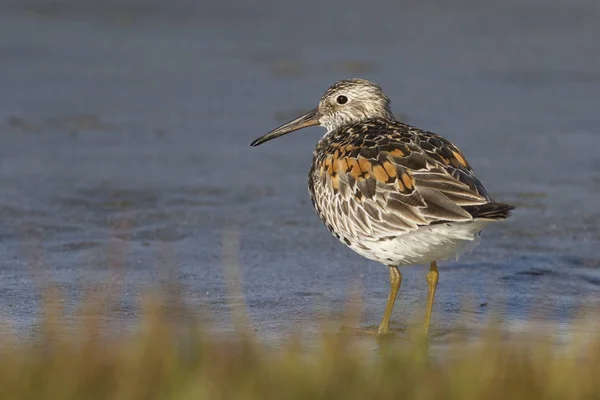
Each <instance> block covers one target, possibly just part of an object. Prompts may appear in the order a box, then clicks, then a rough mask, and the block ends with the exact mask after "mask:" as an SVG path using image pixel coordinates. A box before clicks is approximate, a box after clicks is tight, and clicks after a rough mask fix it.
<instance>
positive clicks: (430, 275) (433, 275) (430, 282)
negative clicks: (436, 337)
mask: <svg viewBox="0 0 600 400" xmlns="http://www.w3.org/2000/svg"><path fill="white" fill-rule="evenodd" d="M439 276H440V274H439V272H438V269H437V264H436V262H435V261H433V262H432V263H431V265H430V266H429V272H427V276H426V277H425V279H426V280H427V287H428V294H427V310H426V311H425V333H427V331H428V330H429V321H430V320H431V309H432V308H433V299H434V298H435V288H436V287H437V283H438V278H439Z"/></svg>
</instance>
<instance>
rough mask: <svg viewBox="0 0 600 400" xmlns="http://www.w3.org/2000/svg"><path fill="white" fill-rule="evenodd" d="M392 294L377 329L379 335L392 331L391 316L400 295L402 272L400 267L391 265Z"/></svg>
mask: <svg viewBox="0 0 600 400" xmlns="http://www.w3.org/2000/svg"><path fill="white" fill-rule="evenodd" d="M389 268H390V295H389V296H388V300H387V304H386V306H385V312H384V313H383V318H382V319H381V324H379V329H377V334H378V335H385V334H387V333H389V332H390V329H389V325H390V317H391V315H392V309H393V308H394V302H395V301H396V296H398V291H399V290H400V285H401V284H402V274H401V273H400V270H399V269H398V267H396V266H393V265H390V266H389Z"/></svg>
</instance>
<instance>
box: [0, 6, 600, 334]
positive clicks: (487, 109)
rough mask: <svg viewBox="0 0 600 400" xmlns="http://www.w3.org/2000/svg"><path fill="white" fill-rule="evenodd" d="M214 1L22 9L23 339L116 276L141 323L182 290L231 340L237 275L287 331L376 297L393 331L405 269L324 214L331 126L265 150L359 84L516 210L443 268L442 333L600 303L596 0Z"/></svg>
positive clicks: (12, 92) (11, 23)
mask: <svg viewBox="0 0 600 400" xmlns="http://www.w3.org/2000/svg"><path fill="white" fill-rule="evenodd" d="M311 1H312V0H309V3H310V2H311ZM122 3H125V2H122ZM202 3H203V4H202V5H196V6H193V5H191V2H184V1H174V2H169V4H168V5H167V3H166V2H158V1H154V2H151V1H142V0H137V1H131V2H127V3H126V4H127V5H124V4H121V2H118V1H115V0H113V1H111V2H100V1H91V0H89V1H86V2H80V1H74V0H72V1H70V0H65V1H61V2H55V3H50V5H49V4H48V3H47V2H44V1H42V0H39V1H25V2H22V1H18V2H17V1H13V2H10V1H5V2H2V5H0V11H1V12H0V32H1V33H2V34H1V35H0V59H1V60H2V62H0V88H1V90H0V143H1V144H0V187H2V190H1V191H0V216H1V218H2V224H1V225H0V238H1V240H0V305H1V308H0V310H1V312H2V315H3V316H4V317H3V318H4V319H5V320H6V321H11V322H12V323H13V324H14V325H15V326H16V327H17V329H18V332H22V333H27V332H30V331H31V330H32V329H35V326H36V323H37V321H38V315H39V301H40V294H39V290H38V287H39V284H40V282H42V283H43V282H48V281H52V282H54V283H56V284H57V285H58V286H59V287H60V288H61V289H62V290H63V294H62V296H63V298H62V302H63V303H64V305H65V307H66V310H67V312H70V311H71V310H72V311H76V310H77V309H78V307H79V306H78V302H79V301H80V300H81V298H82V296H83V293H84V292H85V289H86V287H89V285H91V284H93V283H99V282H109V283H110V282H112V283H115V284H116V286H115V287H116V289H114V290H118V298H119V301H118V302H117V304H116V305H115V306H114V307H112V308H111V310H110V317H111V318H113V319H114V320H115V321H123V322H127V321H131V320H133V319H134V318H135V317H136V316H137V315H138V314H139V312H140V306H139V301H138V300H139V296H140V293H143V292H144V290H145V289H147V288H149V287H151V286H152V285H155V284H157V283H160V282H162V281H164V280H168V279H173V278H175V279H176V280H177V281H179V282H180V283H181V284H182V285H183V290H184V296H185V299H186V303H187V304H188V305H190V306H191V307H196V308H197V309H199V310H205V311H206V310H208V311H209V313H210V315H211V317H212V318H213V320H214V322H215V324H216V326H217V327H219V329H224V330H230V329H231V322H230V313H229V306H228V304H229V303H230V302H231V301H230V297H229V295H228V291H227V284H226V279H225V276H226V272H227V271H228V269H227V267H226V266H227V265H232V264H233V265H235V264H236V262H237V263H239V269H240V271H241V274H242V286H243V292H244V300H245V302H246V304H247V307H248V310H249V312H250V316H251V319H252V323H253V326H254V327H255V328H256V329H257V330H258V331H259V332H261V333H262V334H263V335H264V337H266V338H272V339H273V340H276V339H277V338H278V337H281V336H282V334H283V333H285V332H289V331H291V330H294V329H298V327H301V328H302V329H304V330H307V331H308V332H312V331H314V330H315V328H316V327H317V323H316V322H314V321H315V318H314V316H315V315H323V314H325V315H327V316H328V318H329V321H330V322H332V323H333V324H334V325H335V324H336V323H338V322H339V324H341V323H342V318H341V317H340V316H339V315H340V314H341V311H342V309H343V308H344V306H345V304H346V302H347V299H348V294H349V292H350V291H351V290H352V288H355V287H360V288H361V290H362V295H361V299H362V306H363V307H364V312H363V314H362V319H361V322H360V323H359V326H361V327H363V328H368V327H370V326H375V325H376V324H377V323H378V322H379V319H380V317H381V314H382V312H383V308H384V305H385V300H386V297H387V290H388V283H387V276H388V273H387V271H386V268H384V267H382V266H380V265H377V264H376V263H373V262H370V261H367V260H365V259H362V258H361V257H359V256H358V255H356V254H354V253H353V252H352V251H350V250H348V249H346V248H345V247H344V246H342V245H341V244H340V243H338V242H337V240H335V239H334V238H333V237H331V236H330V234H329V232H328V231H327V230H326V229H325V228H324V227H323V226H322V225H321V223H320V221H319V220H318V218H317V217H316V216H315V215H314V212H313V210H312V208H311V205H310V202H309V200H308V194H307V190H306V175H307V171H308V168H309V164H310V159H311V153H312V148H313V146H314V143H315V142H316V141H317V139H318V137H319V135H321V134H322V133H323V132H322V130H319V129H317V128H315V129H308V130H304V131H301V132H298V133H296V134H294V135H290V136H288V137H286V138H282V139H279V140H276V141H273V142H269V143H268V144H266V145H264V146H261V147H259V148H250V147H249V143H250V141H251V140H253V139H254V138H256V137H258V136H260V135H262V134H263V133H265V132H266V131H268V130H270V129H271V128H273V127H275V126H276V125H278V124H279V123H280V122H282V120H285V119H287V118H291V117H293V116H294V115H295V114H296V113H298V112H299V111H301V110H303V109H308V108H312V107H314V106H315V105H316V102H317V101H318V98H319V96H320V95H321V94H322V92H323V91H324V90H325V89H326V88H327V86H329V84H331V83H332V82H334V81H335V80H338V79H341V78H344V77H353V76H360V77H364V78H367V79H372V80H374V81H376V82H378V83H380V84H381V85H382V86H383V87H384V89H385V90H386V92H387V93H388V95H389V96H390V97H391V98H392V100H393V109H394V110H395V112H396V114H397V115H398V116H399V117H402V118H405V119H406V120H407V121H408V122H409V123H411V124H415V125H417V126H420V127H423V128H426V129H429V130H433V131H435V132H438V133H441V134H443V135H444V136H446V137H447V138H449V139H451V140H452V141H453V142H455V143H456V144H457V145H458V146H459V147H460V148H461V149H462V150H463V152H464V153H465V154H466V155H467V157H468V158H469V161H470V163H471V164H472V165H473V166H474V168H475V169H476V171H477V173H478V175H479V176H480V178H481V179H482V181H483V182H484V183H485V184H486V186H487V188H488V189H489V190H490V191H491V192H492V193H493V195H494V196H495V197H496V198H497V199H499V200H502V201H506V202H512V203H513V204H516V205H517V206H518V208H517V210H516V211H515V212H514V217H513V218H511V219H510V220H509V221H507V222H506V223H502V224H497V225H495V226H492V227H491V228H489V229H487V230H486V231H485V232H484V236H483V240H482V243H481V244H480V245H479V246H478V247H477V248H476V249H474V250H473V251H472V252H470V253H469V254H466V255H464V256H463V257H461V258H460V260H459V261H458V262H456V263H452V264H449V263H443V264H440V268H441V270H440V283H439V286H438V292H437V299H436V301H437V302H436V306H435V309H434V317H433V321H432V330H433V336H434V339H437V340H439V341H440V342H443V341H444V340H445V339H444V338H448V337H449V335H450V333H451V327H453V326H454V324H455V321H456V320H461V321H465V323H466V326H467V327H468V329H472V330H474V331H476V330H477V329H478V327H481V326H482V325H483V324H484V321H485V320H486V317H488V316H490V315H500V316H501V317H502V318H503V321H504V322H505V323H506V326H507V327H508V329H509V330H510V331H514V330H517V331H518V330H519V329H524V328H523V324H524V322H525V321H527V320H528V319H529V318H530V315H531V314H532V313H535V314H536V315H540V316H542V319H543V320H545V321H558V322H560V324H562V325H564V324H566V323H568V321H570V319H571V318H572V316H573V315H574V313H575V311H576V310H580V309H581V308H582V307H584V308H593V307H596V306H598V305H600V304H599V303H600V301H599V300H598V299H600V250H598V248H599V246H600V208H599V207H598V205H599V204H600V202H599V200H600V154H599V153H598V148H599V146H600V133H599V132H598V126H600V113H598V107H599V105H600V42H599V41H598V37H600V4H599V3H598V2H596V1H594V0H579V1H573V2H567V1H566V0H565V1H545V2H542V1H538V2H535V1H533V0H526V1H522V0H518V1H517V0H509V1H505V2H501V3H497V4H487V5H483V4H481V3H480V2H471V1H469V0H462V1H460V2H453V4H452V5H448V4H446V3H445V2H442V1H434V0H428V1H424V2H419V4H418V5H416V4H413V2H405V3H403V2H387V1H383V0H376V1H369V2H365V1H358V0H350V1H346V2H344V7H343V8H340V7H338V6H336V5H333V3H332V4H323V3H322V2H317V1H312V3H313V4H308V5H304V4H303V5H300V3H298V4H283V3H282V2H276V1H268V0H262V1H255V2H252V5H248V4H249V3H246V2H242V1H235V2H229V4H227V5H225V4H222V3H220V2H217V1H214V0H213V1H208V2H202ZM223 243H225V245H223ZM238 244H239V245H238ZM224 247H225V249H224ZM120 252H122V254H124V256H123V257H120V254H121V253H120ZM224 259H225V260H224ZM120 260H121V261H120ZM425 271H426V269H425V267H414V268H406V269H404V270H403V274H404V281H403V287H402V290H401V292H400V297H399V300H398V302H397V303H396V308H395V313H394V316H393V320H394V323H393V328H394V329H396V330H399V331H402V329H403V327H404V325H405V323H406V321H409V320H414V319H417V318H420V316H421V315H422V313H423V311H424V308H425V299H426V284H425V279H424V275H425ZM121 284H122V286H120V285H121ZM562 325H561V326H562ZM539 326H545V325H539ZM540 329H547V328H540Z"/></svg>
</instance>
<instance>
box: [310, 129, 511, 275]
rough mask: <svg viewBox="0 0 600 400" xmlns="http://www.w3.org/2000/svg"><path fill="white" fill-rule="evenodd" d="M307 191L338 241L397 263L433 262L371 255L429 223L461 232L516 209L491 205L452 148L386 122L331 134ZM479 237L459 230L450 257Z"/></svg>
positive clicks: (436, 138) (433, 137) (321, 148)
mask: <svg viewBox="0 0 600 400" xmlns="http://www.w3.org/2000/svg"><path fill="white" fill-rule="evenodd" d="M308 187H309V192H310V196H311V199H312V202H313V205H314V207H315V210H316V211H317V214H318V215H319V217H320V218H321V220H322V221H323V223H324V224H325V225H326V226H327V227H328V229H329V230H330V231H331V232H332V233H333V234H334V235H335V236H336V237H337V238H338V239H340V240H341V241H343V242H344V243H346V244H347V245H348V246H350V247H351V248H352V249H353V250H355V251H357V252H358V253H360V254H361V255H363V256H366V257H367V258H370V259H373V260H377V261H380V262H382V263H386V264H393V265H411V264H415V263H424V262H430V261H432V259H431V258H428V256H427V254H423V255H422V257H415V256H414V255H413V256H411V257H403V255H402V254H373V252H374V251H375V250H376V249H379V248H381V243H382V242H385V241H393V240H397V239H398V237H400V236H405V235H410V234H411V233H412V232H415V231H417V230H418V229H419V228H422V227H426V226H430V225H436V224H442V223H451V224H454V226H457V227H460V226H463V227H464V226H466V225H469V224H468V223H470V222H472V221H474V220H478V219H484V220H486V221H489V220H493V219H503V218H505V217H506V216H507V212H508V210H509V209H510V208H511V207H510V206H507V205H504V204H499V203H495V202H494V201H493V200H491V198H490V197H489V195H488V194H487V192H486V190H485V188H484V187H483V185H482V184H481V182H480V181H479V180H478V179H477V177H476V176H475V173H474V172H473V169H472V168H471V167H470V166H469V164H468V162H467V161H466V159H465V157H464V155H463V154H462V153H461V152H460V150H459V149H458V148H457V147H456V146H454V145H453V144H452V143H450V142H449V141H447V140H446V139H444V138H443V137H441V136H439V135H436V134H434V133H431V132H427V131H423V130H421V129H418V128H415V127H412V126H410V125H407V124H403V123H400V122H396V121H391V120H385V119H381V118H374V119H367V120H365V121H361V122H357V123H354V124H351V125H348V126H343V127H340V128H338V129H336V130H334V131H332V132H329V133H328V134H326V135H325V136H324V137H323V139H321V140H320V141H319V143H318V144H317V146H316V148H315V151H314V154H313V165H312V167H311V170H310V173H309V178H308ZM472 226H473V227H476V226H477V227H479V226H483V224H473V225H472ZM459 230H460V229H459ZM478 232H479V229H476V230H475V231H474V232H473V235H472V237H470V238H467V237H464V235H463V232H460V234H461V236H460V237H457V238H456V239H457V243H456V244H455V245H456V251H454V250H452V249H449V254H448V255H447V257H450V256H453V255H456V254H457V253H458V252H460V250H461V249H462V248H463V247H464V245H466V244H465V243H462V242H463V241H465V240H473V239H475V237H476V236H475V234H476V233H478ZM446 245H447V246H452V245H453V244H452V243H447V244H446ZM423 247H424V248H426V247H427V246H425V245H424V246H423ZM425 253H426V252H425Z"/></svg>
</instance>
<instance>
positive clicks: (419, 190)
mask: <svg viewBox="0 0 600 400" xmlns="http://www.w3.org/2000/svg"><path fill="white" fill-rule="evenodd" d="M313 125H321V126H323V127H325V128H326V129H327V133H326V134H325V135H324V136H323V138H321V140H319V142H318V143H317V145H316V148H315V150H314V153H313V163H312V166H311V169H310V172H309V175H308V188H309V192H310V197H311V200H312V204H313V206H314V208H315V210H316V212H317V214H318V215H319V217H320V218H321V220H322V221H323V223H324V224H325V225H326V226H327V228H328V229H329V230H330V231H331V232H332V233H333V234H334V235H335V236H336V237H337V238H338V239H339V240H341V241H342V242H344V243H345V244H346V245H347V246H349V247H350V248H351V249H353V250H354V251H356V252H357V253H359V254H361V255H363V256H365V257H367V258H369V259H372V260H376V261H379V262H381V263H383V264H386V265H388V266H389V267H390V284H391V291H390V297H389V298H388V304H387V307H386V312H385V314H384V317H383V320H382V322H381V325H380V327H379V330H378V333H387V332H388V322H389V317H390V314H391V310H392V307H393V305H394V301H395V298H396V294H397V292H398V290H399V288H400V283H401V281H402V275H401V274H400V272H399V270H398V267H399V266H405V265H413V264H422V263H431V267H430V271H429V273H428V275H427V283H428V287H429V298H428V307H427V313H426V325H425V329H426V330H427V329H428V326H429V317H430V315H431V307H432V304H433V297H434V294H435V288H436V286H437V279H438V271H437V265H436V260H440V259H444V258H448V257H452V256H457V255H458V254H459V253H460V252H461V251H462V250H464V248H465V247H467V246H468V245H469V244H470V243H472V242H474V241H475V240H476V239H477V238H478V237H479V233H480V231H481V229H482V228H483V227H484V226H485V225H487V224H488V223H490V222H492V221H495V220H503V219H506V218H507V217H508V216H509V211H510V210H511V209H512V208H513V207H512V206H511V205H508V204H504V203H498V202H495V201H494V200H492V199H491V198H490V196H489V195H488V193H487V191H486V190H485V188H484V187H483V185H482V183H481V182H480V181H479V179H478V178H477V177H476V176H475V172H474V171H473V169H472V168H471V166H470V165H469V163H468V161H467V160H466V157H465V156H464V155H463V154H462V152H461V151H460V150H459V149H458V148H457V147H456V146H455V145H454V144H452V143H451V142H450V141H448V140H447V139H444V138H443V137H441V136H440V135H437V134H435V133H432V132H428V131H425V130H422V129H419V128H416V127H414V126H410V125H407V124H404V123H401V122H398V121H396V120H395V118H394V116H393V114H392V112H391V109H390V100H389V98H388V97H387V96H386V95H385V93H384V92H383V90H382V89H381V88H380V87H379V86H378V85H376V84H374V83H372V82H369V81H366V80H364V79H347V80H342V81H339V82H336V83H335V84H334V85H332V86H331V87H330V88H329V89H328V90H327V91H326V92H325V94H324V95H323V96H322V98H321V100H320V102H319V106H318V108H316V109H314V110H311V111H309V112H308V113H306V114H304V115H302V116H300V117H299V118H296V119H295V120H293V121H290V122H288V123H286V124H284V125H282V126H280V127H279V128H277V129H275V130H273V131H271V132H269V133H268V134H266V135H264V136H263V137H261V138H259V139H257V140H255V141H254V142H253V143H252V145H253V146H256V145H259V144H262V143H264V142H266V141H268V140H271V139H274V138H276V137H279V136H282V135H284V134H287V133H289V132H292V131H294V130H297V129H301V128H303V127H307V126H313Z"/></svg>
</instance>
